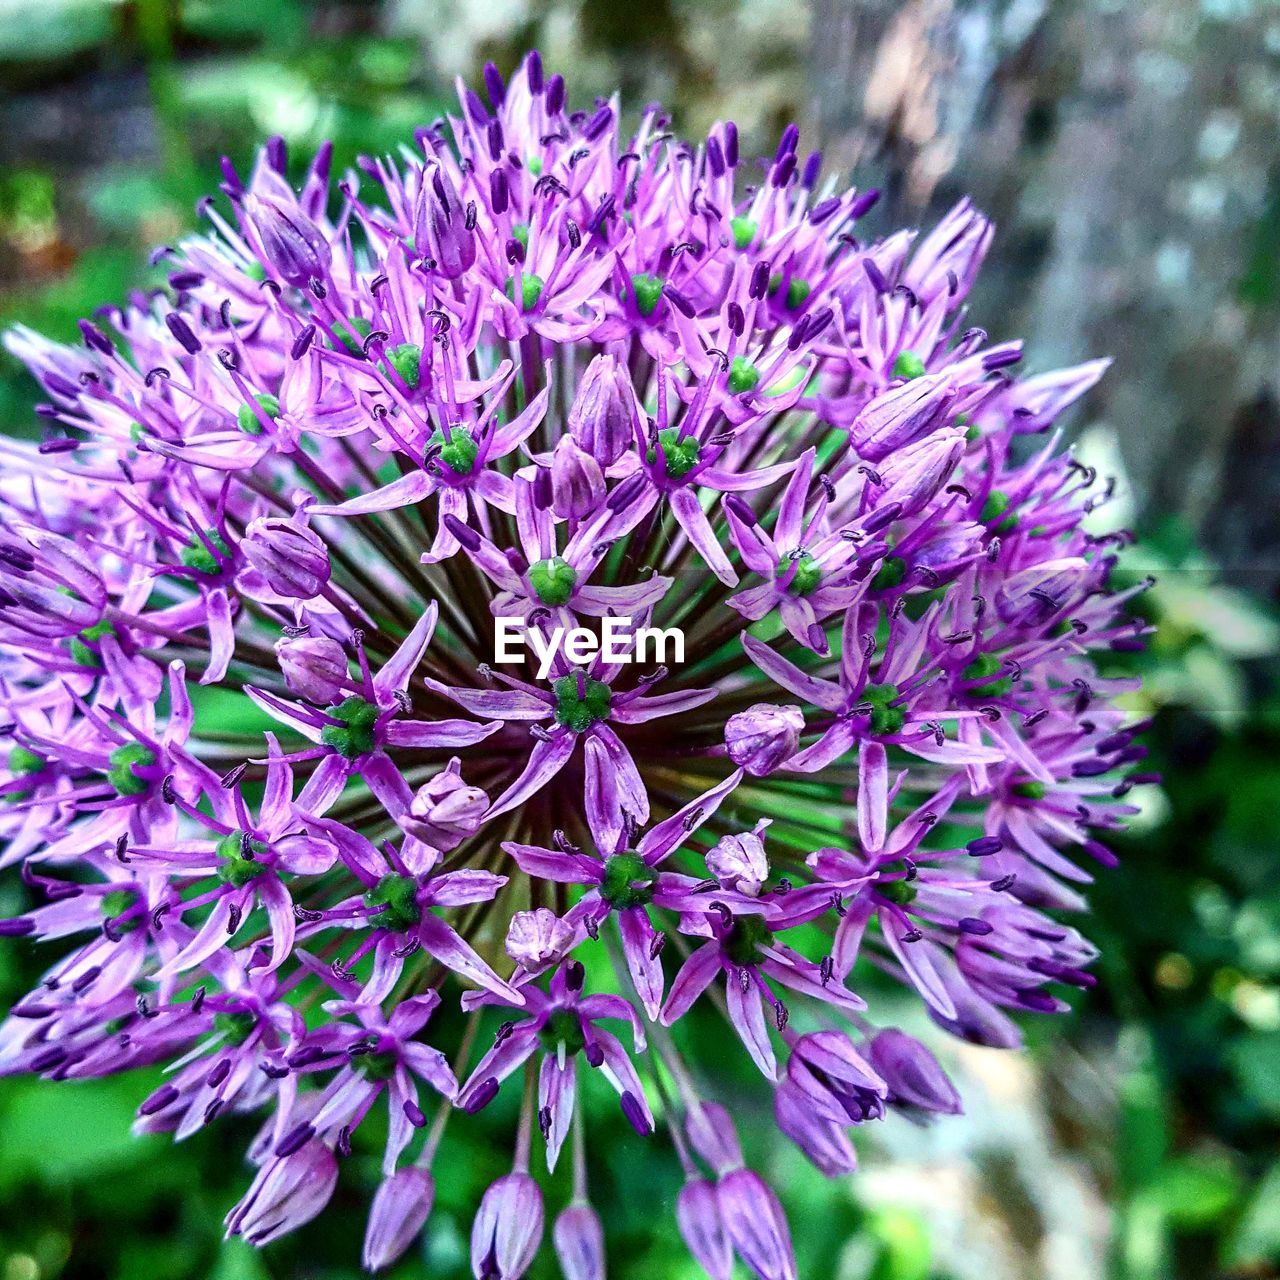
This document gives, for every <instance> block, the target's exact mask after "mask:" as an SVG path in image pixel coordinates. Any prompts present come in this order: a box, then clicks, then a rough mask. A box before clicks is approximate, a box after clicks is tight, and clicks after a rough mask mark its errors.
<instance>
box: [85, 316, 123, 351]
mask: <svg viewBox="0 0 1280 1280" xmlns="http://www.w3.org/2000/svg"><path fill="white" fill-rule="evenodd" d="M79 324H80V333H81V336H82V337H83V338H84V345H85V346H86V347H90V348H92V349H93V350H94V351H97V352H98V353H99V354H100V355H104V356H113V355H115V353H116V349H115V347H113V346H112V345H111V341H110V339H109V338H108V337H107V335H106V334H105V333H103V332H102V330H101V329H99V328H98V326H97V325H96V324H94V323H93V322H92V321H91V320H81V321H80V322H79Z"/></svg>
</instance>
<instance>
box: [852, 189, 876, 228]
mask: <svg viewBox="0 0 1280 1280" xmlns="http://www.w3.org/2000/svg"><path fill="white" fill-rule="evenodd" d="M879 199H880V192H879V191H878V190H877V189H876V188H875V187H872V188H871V190H870V191H864V192H862V194H861V195H858V196H855V197H854V199H853V203H852V204H851V205H850V206H849V218H850V220H853V219H855V218H861V217H862V215H863V214H864V213H867V212H869V211H870V210H871V209H872V208H874V207H875V205H876V203H877V202H878V201H879Z"/></svg>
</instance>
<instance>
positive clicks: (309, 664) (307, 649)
mask: <svg viewBox="0 0 1280 1280" xmlns="http://www.w3.org/2000/svg"><path fill="white" fill-rule="evenodd" d="M276 657H277V659H278V660H279V662H280V671H281V673H282V674H283V675H284V682H285V684H287V685H288V686H289V691H290V692H291V693H293V694H296V695H297V696H298V697H299V698H302V699H304V700H305V701H307V702H310V703H314V704H315V705H316V706H317V707H330V706H333V705H334V703H337V702H341V701H342V699H343V698H344V697H345V696H346V683H347V679H348V675H349V673H348V670H347V655H346V654H345V653H343V651H342V646H341V645H340V644H339V643H338V642H337V641H336V640H331V639H330V638H329V637H328V636H299V637H298V638H297V639H294V640H281V641H279V642H278V643H277V644H276Z"/></svg>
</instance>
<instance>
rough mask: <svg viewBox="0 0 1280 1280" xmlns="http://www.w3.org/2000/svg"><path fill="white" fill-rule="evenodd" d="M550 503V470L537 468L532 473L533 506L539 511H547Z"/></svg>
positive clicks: (551, 489) (551, 490)
mask: <svg viewBox="0 0 1280 1280" xmlns="http://www.w3.org/2000/svg"><path fill="white" fill-rule="evenodd" d="M552 501H553V488H552V480H551V468H550V467H539V468H538V469H537V470H536V471H535V472H534V473H533V504H534V506H536V507H537V508H538V510H539V511H549V510H550V509H551V503H552Z"/></svg>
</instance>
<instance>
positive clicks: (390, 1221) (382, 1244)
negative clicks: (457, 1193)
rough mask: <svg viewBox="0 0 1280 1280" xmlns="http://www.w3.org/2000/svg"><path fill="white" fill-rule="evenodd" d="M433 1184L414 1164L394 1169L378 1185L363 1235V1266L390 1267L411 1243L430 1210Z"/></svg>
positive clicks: (424, 1171)
mask: <svg viewBox="0 0 1280 1280" xmlns="http://www.w3.org/2000/svg"><path fill="white" fill-rule="evenodd" d="M435 1194H436V1187H435V1182H434V1180H433V1179H432V1177H431V1175H430V1174H429V1173H428V1172H427V1171H426V1170H425V1169H419V1168H418V1167H417V1166H416V1165H408V1166H406V1167H405V1168H403V1169H397V1170H396V1171H395V1173H393V1174H392V1175H391V1176H390V1177H389V1178H385V1179H384V1180H383V1181H382V1182H381V1183H380V1184H379V1186H378V1190H377V1192H376V1193H375V1195H374V1197H373V1206H372V1207H371V1208H370V1210H369V1226H368V1230H367V1231H366V1232H365V1237H364V1255H363V1261H364V1269H365V1270H366V1271H381V1270H382V1269H383V1268H384V1267H389V1266H390V1265H391V1264H392V1263H393V1262H395V1261H396V1259H397V1258H399V1257H400V1255H401V1254H402V1253H404V1251H405V1250H406V1249H407V1248H408V1247H409V1245H410V1244H412V1242H413V1238H414V1237H415V1236H416V1235H417V1234H418V1232H419V1231H421V1230H422V1225H423V1223H425V1222H426V1220H427V1218H428V1216H429V1215H430V1213H431V1204H432V1201H433V1200H434V1199H435Z"/></svg>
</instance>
